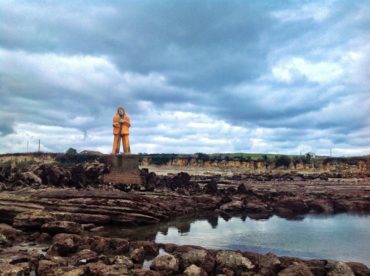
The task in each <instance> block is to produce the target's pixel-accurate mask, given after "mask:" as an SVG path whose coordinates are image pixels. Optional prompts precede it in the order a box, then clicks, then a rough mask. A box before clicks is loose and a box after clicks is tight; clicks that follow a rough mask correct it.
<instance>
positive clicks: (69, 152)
mask: <svg viewBox="0 0 370 276" xmlns="http://www.w3.org/2000/svg"><path fill="white" fill-rule="evenodd" d="M66 154H67V155H76V154H77V150H76V149H74V148H69V149H68V150H67V151H66Z"/></svg>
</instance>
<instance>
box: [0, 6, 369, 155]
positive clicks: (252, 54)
mask: <svg viewBox="0 0 370 276" xmlns="http://www.w3.org/2000/svg"><path fill="white" fill-rule="evenodd" d="M369 14H370V7H369V5H368V3H367V2H366V1H358V2H356V3H352V2H350V1H334V2H333V1H328V2H326V1H324V2H321V1H311V2H305V3H293V2H290V3H285V2H278V1H260V2H246V1H233V2H228V1H222V2H214V1H202V2H199V1H182V2H176V3H175V2H173V1H161V2H153V1H140V2H137V1H120V2H107V1H90V2H89V5H86V2H84V1H63V2H59V3H56V2H54V1H42V2H39V1H17V2H15V1H14V2H13V1H4V2H3V3H2V5H1V7H0V18H1V21H0V63H1V66H0V97H1V102H2V103H3V104H2V111H3V112H5V113H6V116H7V117H6V118H8V119H6V120H5V119H4V118H5V115H2V114H0V115H1V116H2V118H1V119H2V123H0V133H1V135H2V136H4V135H11V133H13V132H14V130H16V129H15V126H16V125H17V124H22V123H25V124H35V125H36V126H37V125H38V126H47V127H53V126H58V127H61V128H63V129H65V130H64V131H65V132H66V133H74V134H73V135H77V134H76V133H75V132H74V131H77V133H79V132H81V133H82V137H84V138H83V141H81V142H78V143H77V142H74V143H77V145H78V146H80V147H85V145H87V146H88V147H94V148H99V147H105V148H104V149H106V148H108V145H109V143H110V140H108V139H110V138H108V135H110V133H105V132H104V135H103V136H104V137H106V138H104V139H105V140H99V139H98V138H95V140H94V139H92V136H91V135H92V134H93V133H100V132H99V131H100V130H101V129H104V128H106V127H107V126H109V124H110V120H111V116H112V112H114V110H115V108H116V107H117V105H121V104H124V105H125V107H126V109H127V110H128V112H129V113H130V114H131V115H132V117H133V120H134V121H135V120H136V123H137V125H136V126H137V132H136V134H135V133H134V135H137V136H136V139H137V142H138V143H141V144H148V145H149V144H150V147H149V146H148V149H155V150H160V151H182V149H183V145H182V144H181V141H182V139H181V138H182V137H188V138H189V139H193V137H192V134H194V132H196V133H195V134H198V135H199V137H200V139H198V141H194V143H191V144H190V145H191V146H190V148H191V149H192V150H193V151H200V150H197V149H198V148H200V149H206V150H207V151H223V150H224V147H228V149H229V150H245V151H249V150H260V151H261V150H263V149H264V147H265V148H266V151H280V150H281V151H285V152H287V151H297V149H298V148H302V149H308V148H310V149H312V150H314V149H318V150H320V149H321V148H327V147H328V146H332V147H335V146H336V145H337V146H338V147H348V148H350V147H363V148H364V151H366V150H367V152H368V151H369V148H366V141H367V140H366V137H364V136H363V135H362V134H361V133H362V131H363V129H364V128H366V127H367V126H368V124H369V121H368V118H369V111H368V110H370V102H369V100H368V99H369V97H368V95H369V90H368V87H369V79H370V78H369V74H370V71H369V54H370V44H369V42H368V41H369V38H370V32H369V29H368V27H367V26H369V24H370V16H369ZM360 106H361V108H359V107H360ZM175 112H182V113H179V114H193V115H194V116H190V117H189V118H188V117H187V115H184V116H183V117H182V115H181V116H179V117H173V116H171V114H173V113H175ZM5 113H4V114H5ZM163 114H166V115H167V116H164V115H163ZM198 115H199V116H206V117H197V116H198ZM188 120H192V121H194V120H195V122H194V123H196V121H197V120H199V121H200V122H201V123H203V124H205V125H206V124H217V122H220V124H226V125H228V127H230V128H232V129H233V131H232V132H230V133H229V134H228V131H226V130H225V133H224V134H223V135H224V137H223V138H224V139H226V140H228V139H230V135H238V134H237V133H239V135H240V137H239V138H240V141H239V140H238V141H237V140H236V137H234V140H233V143H234V145H228V144H227V143H226V142H225V144H223V143H224V142H221V141H219V140H217V139H218V138H219V137H217V136H218V134H217V131H216V130H215V129H214V128H207V127H205V128H204V129H199V128H197V126H189V127H188V128H183V127H181V125H182V124H187V123H188V122H189V121H188ZM5 121H6V122H5ZM166 127H168V128H169V129H170V130H171V131H166V130H165V128H166ZM224 127H225V129H227V128H228V127H227V126H225V125H224ZM281 129H285V130H286V131H281ZM86 134H87V135H86ZM350 134H353V137H351V136H350ZM30 135H31V134H30ZM77 136H78V135H77ZM77 136H76V137H77ZM78 137H80V136H78ZM86 137H90V138H86ZM165 138H166V139H167V140H166V139H165ZM202 138H204V140H202V141H203V142H202V141H201V139H202ZM323 140H325V142H322V141H323ZM73 141H74V140H73ZM212 141H216V142H215V143H213V142H212ZM269 142H271V143H275V144H273V145H272V146H271V147H269V146H268V144H269ZM217 143H220V144H221V145H223V146H220V148H218V147H217ZM320 143H321V144H320ZM155 145H157V147H155ZM158 145H163V147H160V146H158ZM46 147H47V148H48V149H50V150H53V145H52V144H50V145H47V146H46ZM274 147H275V149H274ZM143 148H145V146H143ZM190 148H189V151H191V150H190ZM54 149H55V147H54ZM0 150H3V149H0ZM343 152H345V153H347V152H348V151H343Z"/></svg>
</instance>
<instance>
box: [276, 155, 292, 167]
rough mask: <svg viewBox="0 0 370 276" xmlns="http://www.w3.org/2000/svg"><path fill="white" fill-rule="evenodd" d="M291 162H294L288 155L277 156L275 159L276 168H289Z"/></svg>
mask: <svg viewBox="0 0 370 276" xmlns="http://www.w3.org/2000/svg"><path fill="white" fill-rule="evenodd" d="M291 162H292V160H291V158H290V157H289V156H288V155H277V156H276V157H275V166H276V167H289V165H290V163H291Z"/></svg>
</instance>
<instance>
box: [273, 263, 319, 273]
mask: <svg viewBox="0 0 370 276" xmlns="http://www.w3.org/2000/svg"><path fill="white" fill-rule="evenodd" d="M278 276H314V275H313V273H312V272H311V270H309V269H308V267H307V266H306V265H305V264H303V263H293V264H292V265H290V266H288V267H287V268H285V269H283V270H282V271H280V272H279V274H278Z"/></svg>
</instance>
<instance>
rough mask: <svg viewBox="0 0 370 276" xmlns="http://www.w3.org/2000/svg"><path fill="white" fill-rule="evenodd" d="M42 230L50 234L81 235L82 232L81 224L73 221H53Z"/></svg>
mask: <svg viewBox="0 0 370 276" xmlns="http://www.w3.org/2000/svg"><path fill="white" fill-rule="evenodd" d="M41 230H42V231H44V232H47V233H50V234H58V233H69V234H79V233H81V231H82V228H81V224H79V223H76V222H72V221H52V222H48V223H45V224H43V225H42V226H41Z"/></svg>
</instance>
